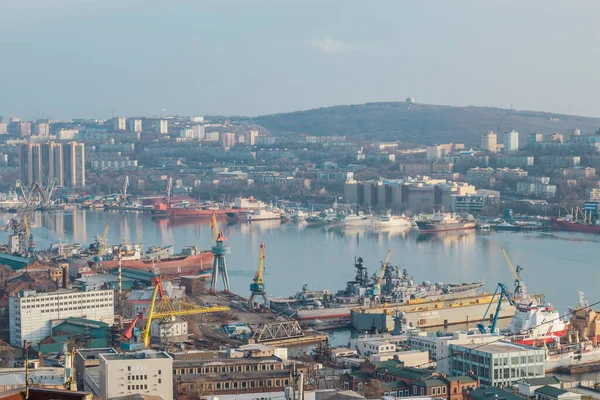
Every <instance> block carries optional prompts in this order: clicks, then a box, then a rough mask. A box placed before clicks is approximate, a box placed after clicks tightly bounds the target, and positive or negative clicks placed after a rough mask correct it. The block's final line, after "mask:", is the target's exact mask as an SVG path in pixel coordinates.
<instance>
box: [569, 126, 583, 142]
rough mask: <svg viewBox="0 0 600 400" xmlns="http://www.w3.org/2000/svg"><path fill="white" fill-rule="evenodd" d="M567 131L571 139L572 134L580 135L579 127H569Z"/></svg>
mask: <svg viewBox="0 0 600 400" xmlns="http://www.w3.org/2000/svg"><path fill="white" fill-rule="evenodd" d="M567 133H568V134H569V138H570V139H571V140H573V137H574V136H581V129H577V128H573V129H569V130H568V131H567Z"/></svg>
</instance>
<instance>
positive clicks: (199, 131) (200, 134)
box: [192, 125, 206, 139]
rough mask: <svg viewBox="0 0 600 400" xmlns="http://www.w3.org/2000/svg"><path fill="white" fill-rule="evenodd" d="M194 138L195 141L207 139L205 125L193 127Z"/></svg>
mask: <svg viewBox="0 0 600 400" xmlns="http://www.w3.org/2000/svg"><path fill="white" fill-rule="evenodd" d="M192 135H193V136H192V137H193V138H194V139H204V138H205V137H206V131H205V128H204V126H203V125H194V126H192Z"/></svg>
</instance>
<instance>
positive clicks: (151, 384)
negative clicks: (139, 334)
mask: <svg viewBox="0 0 600 400" xmlns="http://www.w3.org/2000/svg"><path fill="white" fill-rule="evenodd" d="M98 358H99V359H100V366H99V372H100V373H99V379H98V388H97V389H98V390H97V391H94V394H95V395H97V396H98V398H99V399H100V400H109V399H112V398H115V397H121V396H128V395H134V394H141V395H144V394H145V395H153V396H160V397H161V398H162V399H163V400H171V399H173V359H172V358H171V356H169V355H168V354H167V353H165V352H159V351H152V350H144V351H140V352H136V353H133V354H131V353H124V354H114V353H108V354H99V355H98Z"/></svg>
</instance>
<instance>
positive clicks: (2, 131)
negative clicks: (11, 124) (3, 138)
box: [0, 122, 8, 135]
mask: <svg viewBox="0 0 600 400" xmlns="http://www.w3.org/2000/svg"><path fill="white" fill-rule="evenodd" d="M6 134H8V124H6V123H4V122H0V135H6Z"/></svg>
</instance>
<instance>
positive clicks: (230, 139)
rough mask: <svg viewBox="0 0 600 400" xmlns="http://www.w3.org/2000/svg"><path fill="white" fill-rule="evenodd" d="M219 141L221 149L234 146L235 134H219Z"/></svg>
mask: <svg viewBox="0 0 600 400" xmlns="http://www.w3.org/2000/svg"><path fill="white" fill-rule="evenodd" d="M219 140H220V142H221V147H223V148H226V149H227V148H230V147H233V146H235V133H231V132H229V133H221V134H219Z"/></svg>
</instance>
